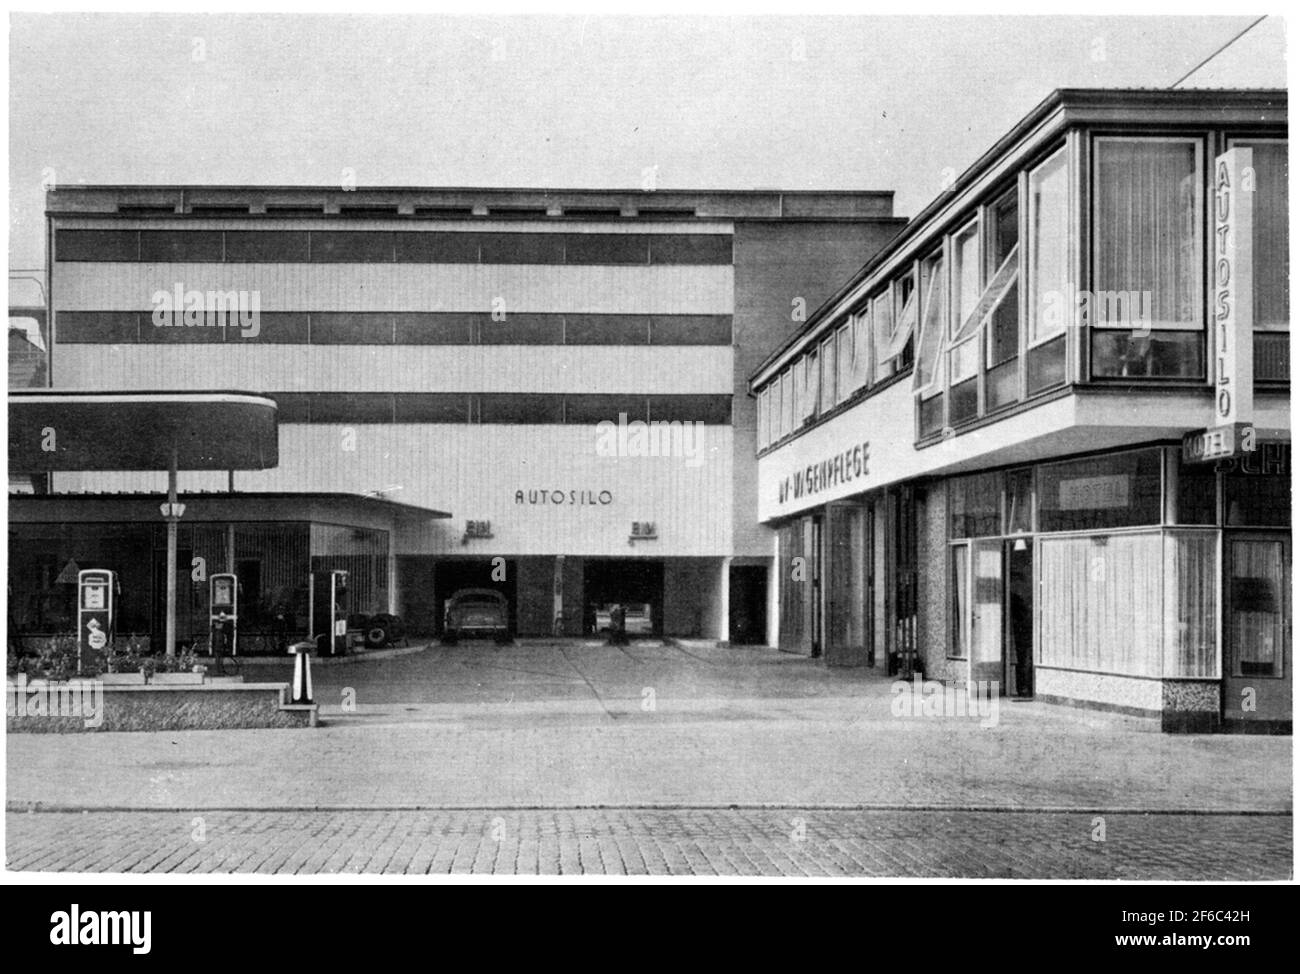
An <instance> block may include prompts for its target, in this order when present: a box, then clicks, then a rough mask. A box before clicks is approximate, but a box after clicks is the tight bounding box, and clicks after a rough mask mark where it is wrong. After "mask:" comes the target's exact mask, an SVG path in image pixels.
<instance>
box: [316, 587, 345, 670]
mask: <svg viewBox="0 0 1300 974" xmlns="http://www.w3.org/2000/svg"><path fill="white" fill-rule="evenodd" d="M347 594H348V573H347V572H345V571H318V572H312V573H311V638H312V639H313V640H314V641H315V643H316V655H318V656H342V655H344V654H345V653H347V651H348V609H347Z"/></svg>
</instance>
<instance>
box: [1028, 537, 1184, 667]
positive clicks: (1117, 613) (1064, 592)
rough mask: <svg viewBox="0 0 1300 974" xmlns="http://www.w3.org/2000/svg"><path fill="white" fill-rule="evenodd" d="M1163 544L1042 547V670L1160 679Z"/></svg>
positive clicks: (1050, 543)
mask: <svg viewBox="0 0 1300 974" xmlns="http://www.w3.org/2000/svg"><path fill="white" fill-rule="evenodd" d="M1161 540H1162V539H1161V536H1160V535H1159V534H1142V535H1110V536H1108V537H1104V538H1101V537H1098V538H1044V539H1042V540H1041V541H1040V542H1039V561H1040V563H1041V568H1040V572H1041V575H1040V580H1041V585H1040V587H1039V606H1038V612H1039V625H1040V629H1039V638H1038V639H1037V641H1036V645H1037V646H1038V654H1039V658H1038V662H1039V663H1040V664H1042V665H1044V666H1060V667H1065V668H1067V669H1075V670H1091V671H1094V672H1100V673H1121V674H1126V675H1131V676H1160V675H1161V674H1160V658H1161V628H1162V627H1161V579H1162V578H1163V570H1164V555H1163V546H1162V544H1161ZM1103 542H1104V543H1103Z"/></svg>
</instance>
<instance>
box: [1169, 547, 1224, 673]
mask: <svg viewBox="0 0 1300 974" xmlns="http://www.w3.org/2000/svg"><path fill="white" fill-rule="evenodd" d="M1218 577H1219V555H1218V544H1217V542H1216V539H1215V536H1214V534H1212V533H1210V532H1206V531H1197V532H1187V533H1185V534H1184V533H1179V534H1170V535H1167V536H1166V537H1165V586H1166V588H1165V595H1166V597H1165V669H1164V675H1165V676H1207V677H1217V676H1218V675H1219V653H1218V645H1219V644H1218V639H1217V629H1218V626H1217V625H1216V619H1217V616H1216V609H1217V606H1218V597H1217V581H1218Z"/></svg>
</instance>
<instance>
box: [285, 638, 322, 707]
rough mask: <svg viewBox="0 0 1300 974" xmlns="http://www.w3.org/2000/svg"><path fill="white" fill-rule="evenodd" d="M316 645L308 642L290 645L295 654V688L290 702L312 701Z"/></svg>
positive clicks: (291, 651)
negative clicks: (312, 666) (313, 657)
mask: <svg viewBox="0 0 1300 974" xmlns="http://www.w3.org/2000/svg"><path fill="white" fill-rule="evenodd" d="M315 649H316V647H315V646H314V645H313V644H311V643H308V642H302V643H294V644H293V645H292V646H290V647H289V652H290V653H292V654H293V689H292V692H291V693H290V700H289V702H290V703H312V702H313V701H312V698H311V654H312V653H313V652H314V651H315Z"/></svg>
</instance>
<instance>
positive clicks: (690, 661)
mask: <svg viewBox="0 0 1300 974" xmlns="http://www.w3.org/2000/svg"><path fill="white" fill-rule="evenodd" d="M316 696H317V699H318V700H319V701H321V702H322V705H323V711H322V715H323V718H324V720H325V726H323V727H321V728H318V729H315V730H307V729H302V730H239V731H186V732H171V733H112V734H77V735H43V734H10V735H9V736H8V739H7V747H8V759H7V769H8V780H7V795H6V798H7V807H8V809H9V814H8V815H7V822H8V827H9V834H8V845H7V850H6V851H7V854H8V857H9V860H10V868H11V869H47V870H69V869H88V870H121V869H130V870H136V871H140V870H159V871H168V870H180V871H197V870H218V871H229V870H234V869H239V870H249V869H261V870H264V871H265V870H283V871H301V872H313V871H331V870H353V871H355V870H359V869H367V870H373V871H381V870H387V871H392V872H424V871H426V870H430V869H431V870H432V871H434V872H446V871H448V870H449V869H452V870H454V871H471V870H472V871H475V872H490V871H493V870H496V871H500V872H509V871H512V870H515V869H518V870H520V871H531V872H536V871H539V870H540V871H543V872H547V871H550V872H556V871H563V872H571V871H573V872H576V871H578V870H579V868H581V869H584V870H591V871H596V872H633V871H637V870H646V869H649V870H651V871H654V872H659V873H674V874H677V873H691V872H695V873H709V872H724V873H731V874H739V873H750V872H757V873H761V874H764V875H767V874H774V875H775V874H791V875H802V874H805V873H807V874H810V875H812V874H815V875H860V876H869V875H899V876H911V875H959V876H967V875H969V876H983V875H994V876H1004V875H1005V876H1098V877H1118V878H1130V879H1137V878H1152V879H1154V878H1173V877H1178V878H1238V879H1245V878H1263V877H1271V878H1280V877H1283V876H1287V875H1289V874H1290V871H1291V861H1292V856H1291V840H1290V834H1291V817H1290V813H1291V810H1292V806H1291V738H1290V737H1243V736H1234V735H1168V734H1161V733H1158V732H1155V731H1153V730H1152V728H1151V727H1150V725H1148V724H1144V723H1143V722H1141V721H1137V720H1134V719H1132V718H1124V717H1116V716H1114V715H1109V714H1100V713H1096V712H1089V711H1083V710H1078V709H1075V708H1069V707H1061V706H1053V705H1048V704H1043V703H1037V702H1035V703H1012V702H1009V701H1005V700H1004V701H1003V702H1002V704H1001V707H1000V713H999V719H998V721H997V723H996V725H992V726H981V724H980V722H979V721H978V719H970V718H922V717H900V716H895V715H894V714H893V712H892V710H891V702H892V700H893V697H892V695H891V693H890V681H889V680H887V679H884V678H882V677H880V676H879V675H872V674H868V673H864V672H862V671H834V670H828V669H826V668H825V667H822V666H819V665H817V664H816V663H814V662H812V661H810V660H807V659H803V658H799V657H793V656H789V655H786V654H781V653H778V652H776V651H773V650H755V649H744V650H727V649H718V648H715V647H712V646H703V645H686V646H681V647H673V646H646V645H634V646H631V647H628V648H627V649H625V650H618V649H614V648H611V647H604V646H584V645H581V644H576V643H570V644H564V645H545V644H521V645H519V646H514V647H508V648H503V649H495V648H493V647H490V646H489V647H483V646H477V645H463V646H458V647H455V648H450V649H444V648H434V649H430V650H426V651H423V652H419V653H415V654H413V655H409V656H404V657H400V658H396V659H389V660H371V661H367V662H364V663H359V664H355V665H347V666H331V667H322V668H320V669H319V670H318V672H317V693H316ZM352 701H355V707H353V706H352V705H351V703H352ZM730 806H739V807H737V808H731V807H730ZM29 809H34V810H35V813H34V814H27V812H28V810H29ZM485 809H487V810H499V811H484V810H485ZM584 809H590V810H589V811H587V810H584ZM801 809H802V811H800V810H801ZM83 812H85V814H82V813H83ZM1125 812H1132V813H1141V812H1152V813H1170V812H1184V813H1185V812H1218V813H1230V814H1216V815H1187V814H1183V815H1169V814H1159V815H1153V816H1143V815H1141V814H1122V813H1125ZM1255 812H1266V813H1270V814H1268V815H1262V816H1261V815H1243V814H1240V813H1255ZM67 813H71V814H67ZM1098 814H1101V815H1103V816H1104V817H1105V819H1106V830H1107V835H1106V840H1105V842H1097V841H1094V839H1093V838H1092V832H1093V829H1094V826H1093V825H1092V820H1093V819H1094V818H1095V817H1096V816H1097V815H1098ZM196 816H197V817H201V818H203V820H204V822H205V823H206V828H207V838H206V841H205V842H203V843H196V842H194V841H192V840H191V838H190V833H191V831H192V829H193V828H194V826H192V825H191V824H190V822H191V821H192V820H193V819H194V818H195V817H196ZM800 817H802V818H804V819H805V820H806V839H805V840H804V841H801V842H795V841H794V840H793V839H791V838H790V837H789V836H790V834H792V833H793V832H794V831H795V829H796V826H795V825H794V824H792V823H793V820H794V819H796V818H800ZM495 818H500V819H502V822H503V825H502V828H504V833H503V835H504V837H503V838H501V839H500V840H498V838H495V837H493V835H492V824H491V823H492V820H493V819H495ZM499 831H500V830H498V832H499Z"/></svg>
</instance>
